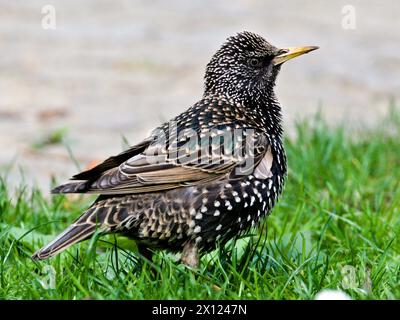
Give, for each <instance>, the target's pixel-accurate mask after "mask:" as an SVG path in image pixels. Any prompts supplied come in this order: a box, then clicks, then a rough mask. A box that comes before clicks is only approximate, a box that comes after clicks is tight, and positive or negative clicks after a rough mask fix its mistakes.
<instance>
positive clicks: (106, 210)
mask: <svg viewBox="0 0 400 320" xmlns="http://www.w3.org/2000/svg"><path fill="white" fill-rule="evenodd" d="M113 199H115V198H107V197H104V196H100V197H99V198H97V200H96V201H95V202H94V203H93V205H92V206H91V207H90V208H89V209H88V210H86V211H85V212H84V213H83V214H82V215H81V216H80V217H79V218H78V219H77V220H76V221H75V222H74V223H73V224H72V225H70V226H69V227H68V228H67V229H65V230H64V231H63V232H62V233H61V234H60V235H58V236H57V237H56V238H55V239H54V240H53V241H51V242H50V243H49V244H48V245H46V246H44V247H43V248H41V249H40V250H38V251H37V252H35V253H34V254H33V256H32V259H34V260H43V259H47V258H50V257H52V256H54V255H56V254H58V253H60V252H61V251H64V250H65V249H67V248H69V247H70V246H72V245H73V244H75V243H78V242H80V241H83V240H86V239H88V238H90V237H91V236H92V235H93V234H94V233H95V232H96V231H100V232H101V233H107V232H108V231H110V230H111V229H112V228H115V227H116V226H117V225H118V224H119V223H120V222H121V221H123V220H124V219H126V218H127V217H128V216H129V215H128V211H127V210H126V209H121V208H118V207H117V206H116V205H115V203H114V202H113Z"/></svg>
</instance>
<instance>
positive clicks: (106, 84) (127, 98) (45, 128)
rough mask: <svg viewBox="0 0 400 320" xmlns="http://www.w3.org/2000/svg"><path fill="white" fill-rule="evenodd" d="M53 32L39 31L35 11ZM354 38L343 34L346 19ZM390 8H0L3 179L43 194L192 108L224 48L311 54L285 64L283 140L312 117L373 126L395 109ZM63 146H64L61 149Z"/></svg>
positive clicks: (37, 4) (393, 14) (23, 4)
mask: <svg viewBox="0 0 400 320" xmlns="http://www.w3.org/2000/svg"><path fill="white" fill-rule="evenodd" d="M47 4H49V5H52V6H53V7H54V8H55V10H56V29H55V30H45V29H43V28H42V18H43V16H44V15H43V14H42V12H41V10H42V7H43V6H44V5H47ZM345 5H351V6H352V7H353V8H354V10H355V18H356V20H355V22H356V28H355V29H346V28H344V27H343V24H342V22H343V18H344V16H345V13H343V11H342V10H343V8H344V6H345ZM399 17H400V3H399V2H398V1H396V0H393V1H390V0H385V1H373V0H371V1H367V0H362V1H360V0H358V1H356V0H348V1H340V0H337V1H326V0H314V1H308V0H298V1H272V0H271V1H270V0H268V1H266V0H264V1H255V0H250V1H249V0H246V1H245V0H242V1H236V0H233V1H211V0H205V1H204V0H203V1H183V0H173V1H160V0H159V1H144V0H143V1H128V0H126V1H122V0H115V1H106V0H85V1H77V0H74V1H61V0H46V1H40V0H32V1H6V0H0V54H1V56H0V175H2V176H4V174H5V173H6V172H8V181H9V183H10V185H12V186H18V185H19V184H21V181H22V179H23V178H22V175H21V172H23V176H24V177H25V182H26V183H28V184H29V185H32V184H37V185H39V186H40V187H41V188H43V190H44V191H45V192H48V190H49V187H50V177H51V176H52V175H55V176H56V177H57V179H58V181H59V182H62V181H63V180H65V179H67V178H68V177H70V176H71V175H72V174H74V173H76V171H77V169H76V167H75V165H74V162H73V161H72V160H71V158H70V156H69V153H68V150H67V148H66V147H65V144H67V145H68V146H69V147H70V150H71V151H72V153H73V154H74V156H75V157H76V159H77V160H78V162H79V163H80V165H81V168H84V167H85V166H88V165H90V164H93V163H94V162H96V161H100V160H103V159H104V158H106V157H107V156H109V155H113V154H116V153H118V152H120V151H121V150H122V145H123V144H122V136H125V137H126V138H127V139H128V141H129V142H130V143H131V144H133V143H135V142H138V141H139V140H141V139H142V138H144V137H145V136H146V135H147V134H148V133H149V132H150V130H151V129H153V128H154V127H155V126H157V125H158V124H160V123H161V122H163V121H166V120H168V119H170V118H171V117H172V116H174V115H176V114H178V113H180V112H182V111H183V110H185V109H186V108H188V107H189V106H190V105H192V104H193V103H194V102H195V101H196V100H198V99H199V98H200V97H201V95H202V89H203V87H202V85H203V83H202V82H203V72H204V67H205V65H206V63H207V62H208V60H209V59H210V57H211V55H212V54H213V53H214V52H215V51H216V50H217V49H218V48H219V46H220V45H221V43H222V42H223V41H224V40H225V39H226V38H227V37H228V36H230V35H232V34H235V33H236V32H238V31H243V30H248V31H253V32H256V33H259V34H261V35H264V36H265V37H266V39H267V40H269V41H270V42H271V43H273V44H274V45H276V46H282V47H284V46H296V45H318V46H320V50H318V51H316V52H313V53H312V54H309V55H306V56H303V57H301V58H299V59H298V60H297V59H296V60H293V61H291V62H288V63H287V64H285V65H284V66H283V68H282V72H281V74H280V77H279V79H278V85H277V94H278V98H279V100H280V102H281V104H282V106H283V110H284V120H285V127H286V128H287V130H288V131H289V132H290V131H291V128H292V127H293V122H294V120H295V119H298V118H303V117H306V116H310V115H313V114H315V113H316V112H317V111H318V110H320V111H321V113H322V114H323V115H324V117H325V118H326V119H328V121H329V123H332V125H335V124H337V123H342V122H345V123H346V124H347V125H350V126H355V127H363V126H370V125H373V124H374V123H375V122H376V120H377V119H380V118H381V117H382V116H383V115H385V113H386V112H387V110H388V106H389V101H390V99H392V100H393V99H394V101H396V100H397V102H398V99H399V97H400V90H399V89H400V76H399V75H400V54H399V53H400V22H399V20H400V19H399ZM60 140H63V141H64V143H58V142H59V141H60Z"/></svg>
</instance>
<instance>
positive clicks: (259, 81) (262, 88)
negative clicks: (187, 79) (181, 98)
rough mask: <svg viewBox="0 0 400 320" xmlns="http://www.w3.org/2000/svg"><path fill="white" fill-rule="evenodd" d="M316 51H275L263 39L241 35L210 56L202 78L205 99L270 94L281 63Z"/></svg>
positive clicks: (228, 40) (252, 96)
mask: <svg viewBox="0 0 400 320" xmlns="http://www.w3.org/2000/svg"><path fill="white" fill-rule="evenodd" d="M317 48H318V47H312V46H307V47H297V48H285V49H280V48H276V47H274V46H273V45H271V44H270V43H268V42H267V41H266V40H265V39H264V38H263V37H261V36H259V35H257V34H255V33H251V32H247V31H245V32H241V33H238V34H237V35H235V36H233V37H230V38H228V39H227V41H226V42H225V43H224V44H223V45H222V47H221V48H220V49H219V50H218V51H217V52H216V53H215V54H214V56H213V57H212V59H211V61H210V62H209V63H208V65H207V68H206V74H205V95H208V94H222V95H226V96H228V97H231V98H234V99H235V98H236V99H240V100H247V99H248V98H250V99H251V98H255V97H257V95H258V94H261V95H265V94H268V93H269V92H270V91H272V89H273V87H274V85H275V80H276V76H277V74H278V72H279V70H280V67H281V65H282V63H284V62H285V61H287V60H290V59H292V58H294V57H297V56H299V55H302V54H304V53H307V52H310V51H312V50H315V49H317Z"/></svg>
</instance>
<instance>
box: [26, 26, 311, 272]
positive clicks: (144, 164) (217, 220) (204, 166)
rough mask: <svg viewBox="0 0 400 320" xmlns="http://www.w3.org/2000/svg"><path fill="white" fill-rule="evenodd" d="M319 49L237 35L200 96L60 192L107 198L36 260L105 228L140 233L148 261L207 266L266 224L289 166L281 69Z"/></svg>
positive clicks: (136, 236) (214, 63) (214, 61)
mask: <svg viewBox="0 0 400 320" xmlns="http://www.w3.org/2000/svg"><path fill="white" fill-rule="evenodd" d="M315 49H317V47H314V46H306V47H296V48H285V49H280V48H276V47H274V46H273V45H271V44H270V43H268V42H267V41H266V40H265V39H264V38H262V37H261V36H259V35H257V34H254V33H250V32H241V33H238V34H237V35H235V36H232V37H230V38H228V39H227V41H226V42H225V43H224V44H223V45H222V46H221V48H220V49H219V50H218V51H217V52H216V53H215V54H214V56H213V57H212V58H211V61H210V62H209V63H208V65H207V67H206V72H205V77H204V79H205V81H204V83H205V85H204V94H203V97H202V98H201V100H200V101H198V102H197V103H195V104H194V105H193V106H192V107H190V108H189V109H188V110H187V111H185V112H183V113H182V114H180V115H179V116H177V117H175V118H174V119H172V120H171V121H169V122H167V123H165V124H163V125H161V126H160V127H158V128H156V129H155V130H154V131H153V132H152V134H150V136H149V137H148V138H146V139H144V140H143V141H142V142H140V143H139V144H137V145H134V146H132V147H130V148H129V149H128V150H126V151H124V152H122V153H120V154H118V155H116V156H113V157H110V158H108V159H106V160H105V161H104V162H102V163H101V164H99V165H97V166H96V167H94V168H92V169H90V170H87V171H84V172H81V173H79V174H77V175H75V176H73V177H72V178H71V180H72V181H71V182H69V183H67V184H64V185H61V186H58V187H56V188H55V189H53V190H52V193H56V194H59V193H91V194H98V195H99V197H98V198H97V199H96V200H95V202H94V203H93V204H92V205H91V207H90V208H89V209H87V210H86V211H85V212H84V213H83V214H82V215H81V216H80V217H79V218H78V219H77V220H76V221H75V222H74V223H73V224H72V225H71V226H69V227H68V228H67V229H66V230H65V231H64V232H62V233H61V234H60V235H59V236H58V237H56V238H55V239H54V240H53V241H52V242H51V243H49V244H48V245H46V246H45V247H43V248H42V249H40V250H39V251H37V252H36V253H35V254H34V255H33V259H38V260H40V259H46V258H49V257H51V256H54V255H56V254H58V253H60V252H61V251H63V250H65V249H67V248H68V247H70V246H72V245H73V244H75V243H77V242H80V241H82V240H85V239H88V238H90V237H91V236H92V235H93V234H94V233H95V232H96V231H97V232H100V233H101V234H109V233H118V234H120V235H124V236H127V237H129V238H131V239H133V240H135V241H136V242H137V244H138V248H139V252H140V253H141V255H142V256H144V257H146V258H148V259H151V254H152V252H153V250H155V249H167V250H170V251H173V252H181V253H182V255H181V261H182V262H183V263H184V264H186V265H188V266H190V267H197V266H198V264H199V256H200V254H201V253H204V252H207V251H210V250H212V249H213V248H215V247H216V244H217V243H220V244H222V245H223V244H224V243H226V242H227V241H228V240H230V239H232V238H234V237H236V236H238V235H240V234H242V233H244V232H246V231H248V230H249V229H250V228H251V227H255V226H257V225H258V224H259V222H260V219H262V218H263V217H265V216H266V215H268V214H269V213H270V211H271V209H272V208H273V206H274V205H275V203H276V201H277V199H278V196H279V195H280V194H281V192H282V188H283V185H284V181H285V178H286V172H287V160H286V155H285V150H284V147H283V144H282V133H283V131H282V117H281V107H280V105H279V103H278V101H277V99H276V96H275V93H274V86H275V81H276V77H277V75H278V73H279V71H280V69H281V65H282V63H284V62H285V61H287V60H289V59H292V58H294V57H297V56H299V55H302V54H304V53H307V52H310V51H312V50H315Z"/></svg>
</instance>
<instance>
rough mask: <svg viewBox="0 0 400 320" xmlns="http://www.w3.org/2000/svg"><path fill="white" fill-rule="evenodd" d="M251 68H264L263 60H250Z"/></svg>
mask: <svg viewBox="0 0 400 320" xmlns="http://www.w3.org/2000/svg"><path fill="white" fill-rule="evenodd" d="M248 63H249V66H250V67H253V68H259V67H261V66H262V60H261V59H258V58H250V59H249V60H248Z"/></svg>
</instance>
